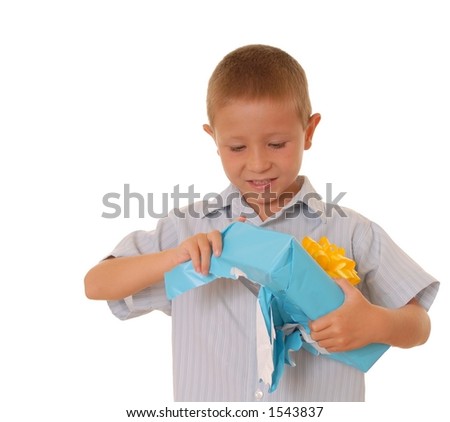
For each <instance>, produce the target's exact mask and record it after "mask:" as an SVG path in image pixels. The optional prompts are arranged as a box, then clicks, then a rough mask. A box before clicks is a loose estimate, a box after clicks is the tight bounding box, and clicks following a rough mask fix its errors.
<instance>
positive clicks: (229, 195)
mask: <svg viewBox="0 0 450 422" xmlns="http://www.w3.org/2000/svg"><path fill="white" fill-rule="evenodd" d="M298 181H299V183H301V185H302V186H301V188H300V190H299V191H298V192H297V194H296V195H295V196H294V197H293V198H292V199H291V201H289V203H288V204H286V205H285V206H284V207H283V209H281V210H280V211H278V212H277V213H276V214H275V215H274V216H273V217H274V218H277V217H278V216H280V215H282V214H284V213H285V212H286V211H287V210H288V209H291V208H292V207H295V206H296V205H297V204H301V205H302V206H304V207H306V208H307V210H308V213H309V215H310V216H311V217H323V216H325V204H324V202H323V201H322V197H321V196H320V195H319V194H318V193H317V192H316V190H315V189H314V187H313V186H312V184H311V182H310V181H309V179H308V177H306V176H298ZM204 202H206V204H204V205H203V210H204V212H203V213H202V217H203V218H204V217H208V216H211V215H212V214H215V213H217V212H219V211H221V210H225V209H227V208H228V209H229V211H228V213H229V215H230V217H231V218H237V217H239V216H241V215H246V214H247V215H249V214H251V213H252V208H251V207H250V206H249V205H248V204H247V203H246V202H245V199H244V198H243V197H242V195H241V193H240V192H239V190H238V189H237V188H236V187H235V186H234V185H231V184H230V185H229V186H228V187H227V188H226V189H225V190H224V191H222V192H221V193H220V194H218V195H216V196H214V197H211V198H209V199H208V200H205V201H204Z"/></svg>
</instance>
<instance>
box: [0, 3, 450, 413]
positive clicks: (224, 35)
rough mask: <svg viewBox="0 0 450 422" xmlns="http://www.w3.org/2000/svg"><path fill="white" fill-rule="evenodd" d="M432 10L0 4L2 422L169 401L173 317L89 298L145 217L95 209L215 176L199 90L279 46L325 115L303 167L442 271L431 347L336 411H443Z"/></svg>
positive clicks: (440, 165)
mask: <svg viewBox="0 0 450 422" xmlns="http://www.w3.org/2000/svg"><path fill="white" fill-rule="evenodd" d="M445 6H446V2H445V1H436V0H431V1H430V0H427V1H407V2H406V1H404V2H402V1H376V2H375V1H373V2H360V1H342V0H340V1H314V2H313V1H300V0H299V1H288V0H284V1H282V0H281V1H277V2H274V1H266V0H259V1H243V0H240V1H235V0H232V1H230V0H228V1H226V2H225V1H223V2H218V1H193V0H190V1H181V0H178V1H174V0H173V1H165V2H151V1H98V0H90V1H39V2H32V1H28V2H26V1H3V2H1V3H0V61H1V63H0V112H1V115H0V139H1V156H0V172H1V208H0V212H1V219H0V224H1V232H0V236H1V242H0V248H1V250H0V252H1V254H0V256H1V266H0V282H1V307H0V312H1V314H0V316H1V337H2V339H1V349H0V353H1V361H0V365H1V367H0V373H1V376H0V384H1V390H2V391H3V396H2V405H1V406H0V413H3V412H4V413H5V414H6V415H8V419H5V418H3V417H2V419H4V420H26V419H29V420H31V418H33V417H36V418H39V420H41V418H42V420H44V419H45V420H48V421H54V420H68V421H75V420H109V421H113V420H125V419H126V418H125V416H124V411H125V409H127V408H146V407H152V406H153V407H156V406H157V404H159V405H161V404H170V403H171V401H172V393H171V356H170V354H171V351H170V318H169V317H166V316H165V315H163V314H161V313H155V314H151V315H147V316H144V317H141V318H138V319H135V320H130V321H127V322H121V321H119V320H117V319H116V318H114V317H113V316H112V314H110V311H109V309H108V308H107V306H106V304H105V303H102V302H96V301H89V300H88V299H86V298H85V296H84V291H83V277H84V275H85V273H86V272H87V270H88V269H89V268H90V267H91V266H93V265H95V264H96V262H97V261H98V260H100V259H101V258H102V257H103V256H104V255H106V254H108V253H109V252H110V250H111V249H112V248H113V247H114V246H115V245H116V244H117V243H118V241H119V240H120V239H121V238H122V237H123V236H125V235H126V234H127V233H129V232H130V231H132V230H135V229H152V228H153V227H155V224H156V220H154V219H152V218H149V217H147V218H145V219H144V218H139V216H138V215H137V212H134V214H132V216H131V217H132V218H129V219H125V218H123V216H122V217H120V218H116V219H105V218H102V217H101V214H102V212H103V211H108V210H106V209H105V207H104V206H103V204H102V197H103V195H104V194H106V193H108V192H118V193H121V192H122V193H123V186H124V184H126V183H127V184H130V186H131V189H132V190H133V191H135V192H140V193H142V194H146V193H154V194H155V196H156V197H157V198H158V197H160V195H161V193H162V192H169V193H170V192H172V190H173V186H174V185H176V184H180V186H181V188H184V189H185V190H186V189H187V187H188V185H190V184H194V185H195V189H196V192H199V193H201V194H206V193H207V192H218V191H220V190H222V189H223V188H224V187H225V186H226V179H225V177H224V176H223V174H222V170H221V167H220V162H219V159H218V157H217V155H216V153H215V148H214V145H213V143H212V142H211V141H210V140H209V139H208V137H207V135H206V134H205V133H204V132H203V131H202V124H203V123H205V122H206V113H205V93H206V84H207V80H208V78H209V76H210V74H211V72H212V71H213V69H214V67H215V65H216V64H217V63H218V61H219V60H220V59H221V58H222V57H223V56H224V55H225V54H226V53H228V52H229V51H231V50H233V49H235V48H237V47H239V46H241V45H244V44H249V43H265V44H271V45H275V46H278V47H280V48H282V49H284V50H286V51H287V52H289V53H290V54H292V55H293V56H294V57H296V58H297V59H298V60H299V62H300V63H301V64H302V65H303V67H304V68H305V70H306V73H307V75H308V78H309V83H310V94H311V99H312V104H313V109H314V111H315V112H320V113H321V114H322V122H321V124H320V125H319V127H318V129H317V131H316V136H315V139H314V141H315V142H314V145H313V148H312V149H311V150H310V151H308V152H306V153H305V156H304V166H303V169H302V173H304V174H307V175H308V176H309V177H310V178H311V180H312V182H313V184H314V185H315V186H316V188H317V190H318V191H319V192H320V193H322V194H325V184H326V183H327V182H332V183H333V189H334V192H335V193H336V194H338V193H339V192H341V191H345V192H347V194H346V196H345V197H344V199H343V200H342V201H341V202H340V204H341V205H346V206H349V207H351V208H354V209H356V210H358V211H360V212H361V213H362V214H365V215H366V216H368V217H369V218H371V219H373V220H374V221H376V222H377V223H379V224H380V225H381V226H382V227H383V228H385V230H386V231H388V233H390V234H391V236H392V237H393V239H394V240H395V241H396V242H397V243H399V244H400V245H401V246H402V247H403V249H404V250H405V251H406V252H407V253H408V254H410V255H411V256H412V257H413V258H414V259H415V260H416V261H418V262H419V263H420V264H421V265H422V266H423V267H424V268H425V269H426V270H427V271H429V272H430V273H432V274H433V275H434V276H435V277H436V278H438V279H439V280H441V281H442V282H443V283H442V285H441V290H440V293H439V295H438V297H437V300H436V302H435V304H434V306H433V307H432V309H431V311H430V315H431V318H432V322H433V330H432V335H431V338H430V340H429V341H428V343H427V344H426V345H424V346H422V347H420V348H416V349H412V350H394V349H392V350H390V351H389V352H388V353H387V354H386V355H385V356H383V357H382V359H381V360H380V361H379V362H378V363H377V364H376V365H375V366H374V367H373V368H372V369H371V370H370V371H369V373H368V375H367V404H366V405H364V407H363V408H361V407H353V408H352V407H351V406H349V412H352V414H353V415H354V409H360V412H361V413H358V414H359V415H360V416H361V417H364V418H366V419H369V420H372V419H371V418H378V417H382V416H389V415H398V416H400V415H402V417H405V416H412V415H419V416H421V415H422V416H424V417H425V416H430V415H432V414H435V412H436V414H437V411H438V410H437V409H439V407H441V406H443V405H444V400H446V399H448V390H447V387H446V385H447V382H448V377H449V375H450V374H449V366H448V363H447V362H448V357H447V355H448V351H447V350H445V346H446V344H447V342H446V339H447V336H448V326H447V322H446V320H448V318H447V312H446V308H448V305H447V303H448V300H449V289H448V284H447V278H448V270H447V265H448V258H447V256H448V253H449V251H448V246H447V245H448V237H449V230H448V224H447V223H446V220H447V219H448V218H447V214H448V212H449V209H450V208H449V199H448V189H446V187H445V185H444V183H448V180H449V178H448V176H449V174H448V173H449V172H448V152H447V150H445V151H444V148H445V147H446V144H447V143H448V142H449V132H450V131H449V118H448V116H449V94H450V90H449V82H448V75H449V74H450V67H449V63H448V40H449V39H450V30H449V26H448V14H447V12H446V10H447V9H446V7H445ZM134 210H135V211H137V208H134ZM109 211H111V210H109ZM441 380H442V381H443V384H442V385H441V384H438V382H440V381H441ZM389 408H391V410H389ZM361 409H362V410H361ZM389 412H394V413H393V414H392V413H389ZM351 418H352V416H347V419H351ZM351 420H352V419H351Z"/></svg>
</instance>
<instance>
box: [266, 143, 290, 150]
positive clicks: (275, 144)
mask: <svg viewBox="0 0 450 422" xmlns="http://www.w3.org/2000/svg"><path fill="white" fill-rule="evenodd" d="M269 146H270V148H272V149H280V148H284V147H285V146H286V142H271V143H270V144H269Z"/></svg>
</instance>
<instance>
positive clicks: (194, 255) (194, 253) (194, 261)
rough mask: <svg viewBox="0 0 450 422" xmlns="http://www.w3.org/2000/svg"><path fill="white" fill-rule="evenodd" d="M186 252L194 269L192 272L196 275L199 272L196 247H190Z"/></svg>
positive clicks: (198, 252)
mask: <svg viewBox="0 0 450 422" xmlns="http://www.w3.org/2000/svg"><path fill="white" fill-rule="evenodd" d="M186 250H187V252H188V254H189V256H190V258H191V261H192V266H193V267H194V270H195V271H197V272H198V273H199V272H200V271H201V268H200V250H199V248H198V247H197V245H195V246H192V247H186Z"/></svg>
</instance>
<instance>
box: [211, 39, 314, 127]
mask: <svg viewBox="0 0 450 422" xmlns="http://www.w3.org/2000/svg"><path fill="white" fill-rule="evenodd" d="M264 98H270V99H274V100H286V101H292V103H293V104H294V106H295V107H296V109H297V112H298V115H299V117H300V120H301V122H302V124H303V127H306V125H307V122H308V119H309V117H310V115H311V102H310V99H309V93H308V82H307V79H306V75H305V72H304V70H303V68H302V67H301V66H300V64H299V63H298V62H297V60H295V59H294V58H293V57H291V56H290V55H289V54H287V53H286V52H284V51H283V50H280V49H279V48H275V47H271V46H268V45H260V44H256V45H247V46H244V47H240V48H238V49H236V50H234V51H232V52H231V53H229V54H227V55H226V56H225V57H224V58H223V59H222V60H221V61H220V63H219V64H218V65H217V67H216V68H215V70H214V72H213V74H212V75H211V78H210V80H209V84H208V93H207V97H206V103H207V113H208V119H209V123H210V124H211V126H213V124H214V117H215V113H216V111H217V110H218V109H220V108H221V107H223V106H225V105H226V104H228V103H229V102H230V101H232V100H237V99H249V100H258V99H264Z"/></svg>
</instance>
